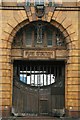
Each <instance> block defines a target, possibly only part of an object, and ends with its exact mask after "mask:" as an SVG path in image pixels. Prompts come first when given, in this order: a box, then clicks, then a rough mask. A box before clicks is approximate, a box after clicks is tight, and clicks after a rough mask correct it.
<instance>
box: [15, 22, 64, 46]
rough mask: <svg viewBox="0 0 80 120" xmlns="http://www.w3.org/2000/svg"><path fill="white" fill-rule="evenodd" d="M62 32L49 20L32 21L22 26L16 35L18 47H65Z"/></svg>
mask: <svg viewBox="0 0 80 120" xmlns="http://www.w3.org/2000/svg"><path fill="white" fill-rule="evenodd" d="M65 44H66V43H65V41H64V36H63V34H62V32H61V31H60V30H59V29H57V28H56V27H54V26H52V25H51V24H49V23H47V22H42V21H38V22H32V23H30V24H28V25H26V26H25V27H23V28H21V29H20V30H19V31H18V32H17V34H16V35H15V37H14V41H13V46H17V47H27V48H28V47H38V48H39V47H49V48H50V47H61V48H62V47H64V48H65V46H66V45H65Z"/></svg>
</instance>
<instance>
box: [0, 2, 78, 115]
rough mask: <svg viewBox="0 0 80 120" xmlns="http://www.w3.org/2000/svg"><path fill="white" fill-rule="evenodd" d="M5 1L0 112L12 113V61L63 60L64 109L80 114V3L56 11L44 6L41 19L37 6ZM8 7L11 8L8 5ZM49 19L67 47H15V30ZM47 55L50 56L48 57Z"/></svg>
mask: <svg viewBox="0 0 80 120" xmlns="http://www.w3.org/2000/svg"><path fill="white" fill-rule="evenodd" d="M11 5H12V4H11V3H5V2H3V6H2V7H1V8H0V56H1V57H0V113H2V114H1V115H2V116H10V114H11V108H12V94H13V93H12V88H13V62H12V61H13V60H14V59H16V60H18V59H24V58H25V59H27V58H30V59H31V58H33V59H39V58H42V59H48V58H49V59H55V60H56V59H57V60H61V59H64V60H65V61H66V69H65V109H66V114H67V115H69V116H80V35H79V33H80V22H79V21H80V8H79V6H80V3H79V2H77V3H76V2H74V3H65V2H63V6H62V7H57V8H56V9H55V10H54V8H53V7H51V6H45V14H44V16H43V17H42V18H38V16H36V13H35V7H34V6H31V7H30V6H29V7H26V10H25V8H24V7H19V6H17V3H16V2H15V3H14V4H13V5H14V7H11ZM6 6H9V7H6ZM38 20H41V21H44V22H49V23H50V24H51V25H53V26H55V27H56V28H58V29H60V31H61V32H62V33H63V35H64V36H65V41H66V46H67V48H66V50H52V49H51V50H50V51H49V50H47V49H43V50H39V51H38V50H32V49H31V50H26V49H25V50H22V49H16V48H12V43H13V39H14V37H15V35H16V33H17V32H18V31H19V30H20V29H21V28H22V27H23V26H25V25H27V24H29V23H31V22H32V21H38ZM46 56H47V57H46Z"/></svg>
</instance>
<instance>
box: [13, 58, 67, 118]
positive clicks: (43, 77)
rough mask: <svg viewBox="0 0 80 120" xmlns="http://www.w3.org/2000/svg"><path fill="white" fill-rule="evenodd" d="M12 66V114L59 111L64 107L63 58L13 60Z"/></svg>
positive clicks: (43, 113) (59, 112)
mask: <svg viewBox="0 0 80 120" xmlns="http://www.w3.org/2000/svg"><path fill="white" fill-rule="evenodd" d="M13 68H14V70H13V71H14V72H13V73H14V75H13V102H12V103H13V107H12V112H13V113H14V114H15V115H35V116H38V115H50V116H52V115H53V116H54V115H60V114H61V112H62V111H63V109H64V108H65V62H64V61H22V60H17V61H14V64H13ZM62 114H63V113H62Z"/></svg>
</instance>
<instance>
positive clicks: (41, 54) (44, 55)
mask: <svg viewBox="0 0 80 120" xmlns="http://www.w3.org/2000/svg"><path fill="white" fill-rule="evenodd" d="M23 57H24V58H28V59H29V58H33V59H35V58H36V59H49V58H55V52H54V51H42V50H41V51H38V50H36V51H34V50H24V52H23Z"/></svg>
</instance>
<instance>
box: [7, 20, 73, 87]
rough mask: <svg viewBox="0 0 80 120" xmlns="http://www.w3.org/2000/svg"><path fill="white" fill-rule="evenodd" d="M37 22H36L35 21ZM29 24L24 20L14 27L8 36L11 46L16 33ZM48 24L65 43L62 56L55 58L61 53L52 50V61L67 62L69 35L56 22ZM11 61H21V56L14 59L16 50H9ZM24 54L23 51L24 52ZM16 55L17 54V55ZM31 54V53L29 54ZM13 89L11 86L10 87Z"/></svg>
mask: <svg viewBox="0 0 80 120" xmlns="http://www.w3.org/2000/svg"><path fill="white" fill-rule="evenodd" d="M36 22H37V21H36ZM29 24H30V22H29V21H28V20H25V21H23V22H21V23H20V24H19V25H18V26H16V28H14V29H13V31H12V33H11V36H10V38H9V41H11V44H12V43H13V39H14V37H15V35H16V33H17V32H18V31H19V30H20V29H21V28H23V27H24V26H26V25H29ZM49 24H51V25H52V26H54V27H55V28H57V29H59V31H60V32H61V33H62V34H63V36H64V41H65V43H66V50H65V53H64V52H63V54H62V56H57V54H58V55H60V54H61V52H62V51H61V52H60V51H58V52H59V53H58V52H57V50H56V52H55V51H54V50H52V51H54V54H55V53H56V55H55V57H54V58H53V59H55V60H56V59H57V60H61V59H62V60H64V61H65V60H67V57H68V51H67V50H68V49H69V43H70V42H71V41H70V37H69V35H68V32H67V31H66V30H65V29H64V28H63V26H62V25H61V24H59V23H58V22H56V21H51V22H50V23H49ZM64 31H65V34H64ZM11 52H12V53H11V60H12V61H14V60H15V59H16V60H19V59H23V56H21V57H20V56H18V58H17V57H15V54H14V53H16V50H14V52H13V48H11ZM24 53H25V51H24ZM17 54H18V53H17ZM30 54H31V53H30ZM63 55H64V56H65V57H64V58H63ZM60 57H62V58H60ZM24 59H25V60H26V59H27V58H26V56H25V58H24ZM11 78H12V79H13V76H12V77H11ZM12 87H13V86H12Z"/></svg>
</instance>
